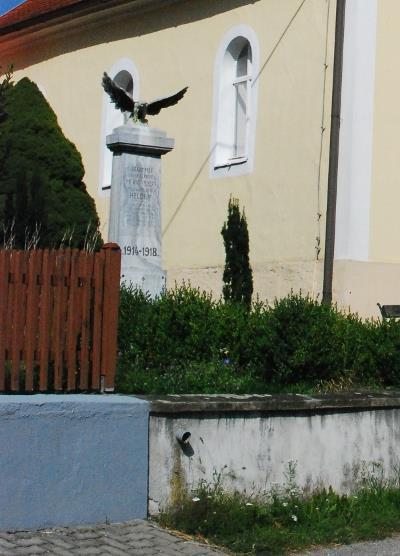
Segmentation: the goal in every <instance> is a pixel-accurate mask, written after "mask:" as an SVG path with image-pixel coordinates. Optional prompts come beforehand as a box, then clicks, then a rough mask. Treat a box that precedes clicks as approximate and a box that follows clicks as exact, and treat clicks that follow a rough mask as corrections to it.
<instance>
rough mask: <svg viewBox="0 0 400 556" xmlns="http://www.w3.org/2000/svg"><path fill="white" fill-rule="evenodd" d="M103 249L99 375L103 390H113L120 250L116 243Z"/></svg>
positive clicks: (108, 244) (115, 362)
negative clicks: (102, 299) (102, 377)
mask: <svg viewBox="0 0 400 556" xmlns="http://www.w3.org/2000/svg"><path fill="white" fill-rule="evenodd" d="M103 250H104V251H105V266H104V301H103V329H102V358H101V375H102V376H104V390H105V391H106V392H107V391H108V392H112V391H114V382H115V371H116V365H117V332H118V331H117V328H118V307H119V285H120V275H121V250H120V248H119V246H118V245H117V244H116V243H107V244H106V245H104V247H103Z"/></svg>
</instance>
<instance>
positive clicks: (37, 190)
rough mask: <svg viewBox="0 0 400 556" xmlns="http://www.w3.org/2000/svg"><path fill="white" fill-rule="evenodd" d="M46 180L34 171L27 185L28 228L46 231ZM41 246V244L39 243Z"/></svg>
mask: <svg viewBox="0 0 400 556" xmlns="http://www.w3.org/2000/svg"><path fill="white" fill-rule="evenodd" d="M45 191H46V180H45V178H44V177H43V175H42V174H41V173H40V172H39V171H35V172H34V174H33V176H32V179H31V181H30V184H29V203H30V206H29V220H28V228H29V229H30V230H35V229H36V228H38V229H39V228H40V230H41V229H42V228H43V230H46V229H47V216H46V196H45ZM39 245H40V246H42V242H39Z"/></svg>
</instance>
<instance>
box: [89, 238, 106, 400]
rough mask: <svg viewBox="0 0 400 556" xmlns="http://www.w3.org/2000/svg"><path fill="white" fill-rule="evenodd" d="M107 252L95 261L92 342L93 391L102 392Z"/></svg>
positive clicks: (98, 255)
mask: <svg viewBox="0 0 400 556" xmlns="http://www.w3.org/2000/svg"><path fill="white" fill-rule="evenodd" d="M105 258H106V257H105V250H104V249H102V250H101V251H100V252H98V253H96V255H95V260H94V271H93V284H94V294H93V295H94V300H93V324H92V342H91V361H92V390H100V386H101V385H100V371H101V352H102V350H101V339H102V337H101V336H102V329H103V297H104V294H103V291H104V264H105Z"/></svg>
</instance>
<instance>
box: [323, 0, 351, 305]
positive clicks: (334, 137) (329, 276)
mask: <svg viewBox="0 0 400 556" xmlns="http://www.w3.org/2000/svg"><path fill="white" fill-rule="evenodd" d="M345 12H346V0H337V3H336V26H335V52H334V62H333V88H332V112H331V134H330V143H329V144H330V147H329V172H328V195H327V205H326V232H325V257H324V282H323V290H322V301H323V302H324V303H331V302H332V282H333V261H334V255H335V227H336V198H337V181H338V166H339V140H340V117H341V105H342V74H343V44H344V27H345Z"/></svg>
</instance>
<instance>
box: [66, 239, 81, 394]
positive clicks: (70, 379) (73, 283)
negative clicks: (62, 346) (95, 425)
mask: <svg viewBox="0 0 400 556" xmlns="http://www.w3.org/2000/svg"><path fill="white" fill-rule="evenodd" d="M68 294H69V295H68V298H69V301H68V315H67V338H66V360H67V369H68V374H67V390H69V391H71V390H75V389H76V374H77V370H76V347H77V346H76V344H77V331H76V323H77V317H76V312H77V309H78V306H77V298H78V295H79V292H78V250H77V249H73V250H72V253H71V270H70V275H69V288H68Z"/></svg>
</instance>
